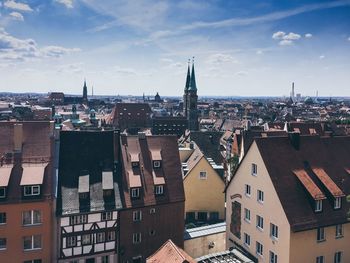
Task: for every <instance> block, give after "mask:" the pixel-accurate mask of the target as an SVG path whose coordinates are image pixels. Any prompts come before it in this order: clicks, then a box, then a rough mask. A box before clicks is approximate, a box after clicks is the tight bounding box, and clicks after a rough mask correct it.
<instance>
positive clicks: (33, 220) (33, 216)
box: [22, 210, 42, 226]
mask: <svg viewBox="0 0 350 263" xmlns="http://www.w3.org/2000/svg"><path fill="white" fill-rule="evenodd" d="M41 223H42V222H41V211H39V210H31V211H24V212H22V224H23V225H24V226H27V225H37V224H41Z"/></svg>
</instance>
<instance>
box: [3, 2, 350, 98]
mask: <svg viewBox="0 0 350 263" xmlns="http://www.w3.org/2000/svg"><path fill="white" fill-rule="evenodd" d="M192 56H194V57H195V64H196V73H197V86H198V89H199V90H198V93H199V95H221V96H235V95H238V96H239V95H241V96H257V95H259V96H261V95H272V96H282V95H288V94H289V92H290V86H291V82H293V81H294V82H295V85H296V86H295V87H296V92H297V93H299V92H300V93H302V95H309V96H310V95H314V94H315V93H316V90H318V91H319V95H320V96H350V84H349V83H350V0H335V1H325V0H323V1H322V0H318V1H314V0H308V1H305V0H304V1H302V0H293V1H291V0H289V1H287V0H278V1H277V0H276V1H271V0H265V1H261V0H250V1H246V0H208V1H200V0H197V1H195V0H178V1H170V0H163V1H155V0H103V1H101V0H45V1H44V0H42V1H39V0H0V78H1V82H0V91H13V92H28V91H35V92H44V93H45V92H50V91H63V92H65V93H70V94H78V93H81V92H82V84H83V80H84V78H86V80H87V84H88V87H89V89H91V86H92V85H93V86H94V92H95V94H104V95H107V94H108V95H118V94H120V95H129V94H132V95H142V94H143V93H145V94H155V93H156V92H157V91H158V92H159V93H160V95H181V94H182V92H183V87H184V84H185V75H186V67H187V60H188V58H191V57H192ZM89 92H90V90H89Z"/></svg>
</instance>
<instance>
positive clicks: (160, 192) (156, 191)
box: [154, 185, 164, 195]
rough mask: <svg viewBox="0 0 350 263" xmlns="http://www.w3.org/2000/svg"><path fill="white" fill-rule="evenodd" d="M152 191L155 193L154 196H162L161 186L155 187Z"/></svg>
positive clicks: (162, 188) (162, 189)
mask: <svg viewBox="0 0 350 263" xmlns="http://www.w3.org/2000/svg"><path fill="white" fill-rule="evenodd" d="M154 191H155V193H156V195H162V194H163V193H164V187H163V185H156V186H155V190H154Z"/></svg>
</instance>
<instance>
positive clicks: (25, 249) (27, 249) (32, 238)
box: [23, 235, 43, 251]
mask: <svg viewBox="0 0 350 263" xmlns="http://www.w3.org/2000/svg"><path fill="white" fill-rule="evenodd" d="M28 237H30V238H31V248H24V238H28ZM36 237H39V238H40V247H34V244H35V242H34V239H35V238H36ZM42 247H43V246H42V237H41V235H32V236H25V237H23V250H24V251H29V250H39V249H42Z"/></svg>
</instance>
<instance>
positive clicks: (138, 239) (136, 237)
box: [132, 233, 141, 244]
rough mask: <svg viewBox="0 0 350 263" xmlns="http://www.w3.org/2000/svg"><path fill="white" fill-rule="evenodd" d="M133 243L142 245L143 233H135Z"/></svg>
mask: <svg viewBox="0 0 350 263" xmlns="http://www.w3.org/2000/svg"><path fill="white" fill-rule="evenodd" d="M132 243H133V244H140V243H141V233H133V234H132Z"/></svg>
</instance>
